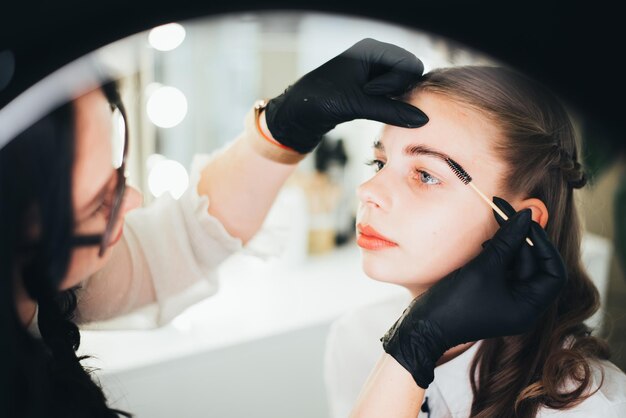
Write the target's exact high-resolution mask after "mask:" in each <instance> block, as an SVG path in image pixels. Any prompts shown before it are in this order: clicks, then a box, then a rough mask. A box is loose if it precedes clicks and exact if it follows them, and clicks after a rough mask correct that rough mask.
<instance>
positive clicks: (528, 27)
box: [0, 0, 626, 271]
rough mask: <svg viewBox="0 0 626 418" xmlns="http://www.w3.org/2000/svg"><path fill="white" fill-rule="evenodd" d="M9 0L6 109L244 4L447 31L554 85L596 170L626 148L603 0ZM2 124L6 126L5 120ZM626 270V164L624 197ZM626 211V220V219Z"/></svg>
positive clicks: (610, 7)
mask: <svg viewBox="0 0 626 418" xmlns="http://www.w3.org/2000/svg"><path fill="white" fill-rule="evenodd" d="M4 3H5V4H3V5H1V6H0V110H1V109H2V108H3V107H4V106H5V105H6V104H8V103H9V102H11V100H13V99H14V98H15V97H17V96H18V95H19V94H20V93H22V92H23V91H24V90H26V89H27V88H28V87H30V86H31V85H33V84H34V83H36V82H37V81H39V80H41V79H43V78H45V77H46V76H47V75H49V74H51V73H52V72H54V71H55V70H57V69H59V68H60V67H62V66H64V65H65V64H68V63H70V62H72V61H74V60H76V59H78V58H80V57H82V56H84V55H86V54H88V53H89V52H92V51H94V50H96V49H98V48H100V47H102V46H105V45H108V44H110V43H112V42H115V41H117V40H120V39H123V38H125V37H127V36H130V35H133V34H135V33H138V32H142V31H144V30H147V29H150V28H152V27H154V26H157V25H160V24H164V23H169V22H172V21H184V20H189V19H196V18H202V17H210V16H218V15H223V14H233V13H244V12H271V11H277V12H284V11H295V12H307V11H310V12H318V13H330V14H338V15H348V16H355V17H361V18H368V19H374V20H378V21H382V22H386V23H389V24H395V25H399V26H403V27H406V28H411V29H414V30H419V31H424V32H428V33H431V34H434V35H438V36H442V37H444V38H447V39H449V40H451V41H453V42H457V43H458V44H459V45H461V46H466V47H469V48H471V49H473V50H475V51H479V52H482V53H485V54H487V55H489V56H491V57H493V58H495V59H497V60H499V61H500V62H502V63H504V64H507V65H510V66H513V67H515V68H517V69H519V70H521V71H523V72H525V73H527V74H528V75H530V76H532V77H534V78H535V79H537V80H539V81H541V82H543V83H544V84H546V85H548V86H549V87H550V88H552V89H553V90H554V91H555V92H556V93H557V94H558V95H559V96H560V97H561V98H562V99H564V100H565V102H566V103H568V105H570V106H571V107H572V108H573V109H574V110H575V111H576V112H577V114H578V115H579V116H581V120H582V130H583V132H582V136H583V139H584V141H583V158H586V161H587V162H588V164H589V166H590V167H589V168H590V175H591V179H592V180H593V178H594V176H595V175H599V174H600V173H602V172H603V170H604V169H605V168H606V167H609V166H610V165H611V164H612V163H613V162H615V161H616V159H618V158H620V157H621V158H624V156H625V154H626V117H625V116H624V115H623V113H624V111H626V105H625V104H624V102H625V101H626V87H625V86H626V83H625V82H624V81H623V80H622V78H623V77H626V75H625V73H624V71H623V67H621V65H620V61H621V60H620V58H621V57H620V55H622V54H623V51H624V50H625V49H624V48H625V47H624V43H625V42H624V41H626V30H625V29H624V27H625V26H626V23H625V22H623V21H620V18H621V17H622V16H623V14H621V13H619V12H617V6H616V4H617V3H616V2H613V3H610V2H609V0H595V1H593V2H583V1H578V0H570V1H563V0H512V1H502V0H482V1H467V0H410V1H406V0H391V1H384V2H380V1H378V2H376V1H373V0H369V1H362V2H354V3H350V2H346V1H342V0H269V1H259V0H256V1H253V0H106V1H101V2H93V1H84V0H54V1H46V0H34V1H19V0H18V1H13V2H11V1H6V2H4ZM0 129H1V127H0ZM615 214H616V217H615V221H616V244H617V251H618V253H620V254H621V256H620V258H621V259H622V266H623V268H624V270H625V271H626V216H620V215H619V214H622V215H623V214H626V172H622V174H621V181H620V186H619V187H618V190H617V191H616V196H615ZM622 218H624V219H622Z"/></svg>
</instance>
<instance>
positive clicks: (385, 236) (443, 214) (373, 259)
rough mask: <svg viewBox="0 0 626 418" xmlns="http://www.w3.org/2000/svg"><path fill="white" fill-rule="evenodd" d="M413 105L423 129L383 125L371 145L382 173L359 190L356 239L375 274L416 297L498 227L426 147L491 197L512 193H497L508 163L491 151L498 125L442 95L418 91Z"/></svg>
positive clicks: (475, 197) (463, 260) (477, 248)
mask: <svg viewBox="0 0 626 418" xmlns="http://www.w3.org/2000/svg"><path fill="white" fill-rule="evenodd" d="M411 104H413V105H415V106H417V107H418V108H420V109H421V110H423V111H424V112H425V113H426V114H427V115H428V118H429V122H428V123H427V124H426V125H424V126H423V127H421V128H417V129H405V128H399V127H396V126H385V127H384V128H383V130H382V135H381V136H380V138H379V139H378V142H377V143H376V144H375V147H374V150H373V154H374V155H373V159H374V160H375V164H374V167H373V171H376V170H378V171H377V172H376V173H375V174H374V175H373V177H372V178H371V179H370V180H368V181H366V182H364V183H363V184H361V185H360V187H359V189H358V192H357V193H358V196H359V200H360V206H359V211H358V214H357V244H358V245H359V246H360V247H361V252H362V257H363V268H364V270H365V273H366V274H367V275H368V276H369V277H372V278H374V279H376V280H381V281H385V282H391V283H396V284H400V285H403V286H405V287H407V288H408V289H409V290H411V292H412V293H413V294H415V295H416V294H419V293H421V292H423V291H425V290H426V289H427V288H428V287H430V286H431V285H432V284H434V283H435V282H436V281H438V280H439V279H441V278H442V277H444V276H445V275H446V274H448V273H449V272H451V271H453V270H455V269H456V268H458V267H461V266H462V265H464V264H465V263H467V262H468V261H469V260H470V259H471V258H473V257H474V256H476V255H477V254H478V253H479V252H480V251H481V249H482V246H481V244H482V243H483V242H485V241H486V240H488V239H490V238H491V237H492V236H493V234H494V233H495V231H496V229H497V228H498V225H497V223H496V221H495V219H494V216H493V212H492V210H491V208H490V207H489V206H488V205H487V204H486V203H485V202H484V201H483V200H482V199H480V198H479V197H478V195H477V194H476V193H475V192H474V191H473V190H471V188H470V186H467V185H464V184H463V182H461V180H460V179H459V178H458V177H456V175H455V174H454V173H453V172H452V171H451V170H450V168H449V167H448V165H447V163H446V162H445V161H443V160H442V159H441V158H440V157H435V156H433V155H428V154H425V153H424V152H423V151H428V150H432V151H435V152H437V153H440V154H446V155H447V156H449V157H450V158H452V159H453V160H455V161H456V162H458V163H459V164H460V165H461V166H462V167H463V168H464V169H465V170H466V171H467V172H468V173H469V174H470V175H471V176H472V178H473V183H474V184H475V185H476V186H477V187H478V188H479V189H480V190H481V191H482V192H483V193H484V194H485V195H486V196H487V197H489V198H491V197H492V196H493V195H497V196H501V197H506V196H505V194H504V193H503V191H501V190H498V187H499V180H500V179H501V177H502V175H503V173H504V168H505V167H504V164H503V163H502V162H500V161H499V160H498V159H497V158H496V157H495V153H494V151H493V149H491V144H492V143H493V141H494V139H495V138H496V137H497V135H499V133H498V130H497V128H496V127H495V125H493V123H491V122H490V121H489V120H488V119H487V118H486V117H485V116H483V115H482V114H481V113H479V112H477V111H475V110H473V109H471V108H468V107H465V106H462V105H459V104H457V103H455V102H454V101H451V100H450V99H449V98H446V97H445V96H442V95H437V94H433V93H428V92H419V93H417V94H416V95H414V96H413V98H412V99H411ZM411 151H413V152H411ZM381 237H382V238H381Z"/></svg>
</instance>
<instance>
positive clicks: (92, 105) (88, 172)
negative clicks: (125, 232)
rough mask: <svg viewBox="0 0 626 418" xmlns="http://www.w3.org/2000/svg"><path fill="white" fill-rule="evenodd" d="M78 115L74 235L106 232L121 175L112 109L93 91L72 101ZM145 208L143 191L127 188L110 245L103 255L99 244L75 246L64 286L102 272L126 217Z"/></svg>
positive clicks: (73, 174) (98, 91)
mask: <svg viewBox="0 0 626 418" xmlns="http://www.w3.org/2000/svg"><path fill="white" fill-rule="evenodd" d="M74 110H75V115H76V127H75V134H76V145H75V146H76V150H75V158H74V169H73V173H72V176H73V185H72V193H73V202H72V204H73V207H74V217H75V224H76V228H75V231H74V234H75V235H92V234H102V233H103V232H104V230H105V228H106V225H107V221H108V216H109V212H110V210H109V206H110V204H111V201H112V198H113V194H114V193H113V191H114V189H115V185H116V181H117V176H116V172H115V169H114V168H113V164H112V161H113V158H112V145H111V138H112V134H113V131H112V129H113V123H112V112H111V107H110V105H109V103H108V101H107V99H106V97H105V96H104V93H103V92H102V91H101V90H99V89H97V90H93V91H91V92H89V93H87V94H85V95H83V96H81V97H79V98H78V99H76V100H75V102H74ZM140 204H141V195H140V193H139V192H138V191H137V190H135V189H133V188H131V187H127V188H126V192H125V195H124V200H123V202H122V207H121V209H120V215H119V218H118V220H117V222H116V224H115V226H114V228H113V234H112V241H111V244H110V245H109V248H108V249H107V251H106V252H105V253H104V255H103V256H102V257H99V256H98V251H99V246H97V245H94V246H87V247H76V248H75V249H74V251H73V252H72V257H71V260H70V266H69V269H68V272H67V275H66V277H65V280H64V281H63V283H62V286H61V287H62V288H63V289H67V288H70V287H73V286H76V285H77V284H79V283H80V282H82V281H83V280H85V279H86V278H87V277H89V276H90V275H92V274H93V273H95V272H96V271H98V270H99V269H101V268H102V267H103V266H104V264H105V263H106V262H107V261H108V260H109V258H110V256H111V252H112V248H113V246H114V245H115V244H116V243H117V242H119V240H120V238H121V234H122V226H123V220H124V215H125V214H126V213H127V212H128V211H129V210H131V209H134V208H136V207H137V206H139V205H140Z"/></svg>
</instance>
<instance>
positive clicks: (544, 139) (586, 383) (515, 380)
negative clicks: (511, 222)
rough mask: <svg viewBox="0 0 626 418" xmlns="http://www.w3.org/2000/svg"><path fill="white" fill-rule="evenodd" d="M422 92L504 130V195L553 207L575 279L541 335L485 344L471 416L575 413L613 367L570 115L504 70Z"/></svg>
mask: <svg viewBox="0 0 626 418" xmlns="http://www.w3.org/2000/svg"><path fill="white" fill-rule="evenodd" d="M418 89H419V90H424V91H428V92H431V93H435V94H440V95H444V96H445V97H447V98H449V99H451V100H452V101H454V102H456V103H460V104H462V105H465V106H470V107H471V108H473V109H475V110H478V111H479V112H481V113H482V114H483V115H485V116H486V117H487V118H488V119H489V120H491V121H492V122H493V123H494V124H495V125H496V126H497V127H499V130H500V136H499V137H497V138H493V144H494V147H495V153H496V155H497V156H499V157H500V158H502V160H503V161H504V162H505V163H506V164H507V166H508V171H507V172H506V173H505V174H504V176H503V178H502V179H500V187H499V189H500V190H503V191H505V192H506V193H507V194H506V195H504V196H502V197H504V198H505V199H506V198H509V197H512V196H521V197H523V198H531V197H533V198H538V199H540V200H541V201H543V202H544V204H545V205H546V207H547V208H548V212H549V220H548V223H547V226H546V231H547V234H548V236H549V237H550V239H551V241H552V242H553V243H554V244H555V246H556V247H557V248H558V250H559V252H560V253H561V256H562V257H563V260H564V262H565V265H566V267H567V271H568V281H567V284H566V286H565V288H564V289H563V291H562V292H561V294H560V296H559V297H558V299H557V300H556V301H555V302H554V303H553V304H552V305H551V306H550V307H549V309H548V310H547V311H546V312H545V314H544V315H543V316H542V318H540V320H538V321H537V324H536V325H535V327H534V328H533V329H531V330H530V331H528V332H526V333H525V334H522V335H517V336H512V337H504V338H494V339H489V340H485V341H483V342H482V344H481V346H480V347H479V349H478V351H477V354H476V356H475V358H474V360H473V363H472V366H471V370H470V376H469V377H468V378H469V379H470V380H471V384H472V390H473V392H474V399H473V403H472V409H471V417H473V418H487V417H489V418H491V417H499V418H507V417H515V418H531V417H534V416H535V415H536V414H537V411H538V409H539V407H540V406H542V405H545V406H547V407H549V408H555V409H565V408H568V407H572V406H575V405H576V404H578V403H580V402H581V401H583V400H584V399H585V398H586V397H588V396H590V394H592V393H593V389H594V388H592V387H591V374H592V373H591V368H590V361H591V360H592V359H594V358H602V359H608V357H609V350H608V346H607V344H606V342H605V341H603V340H601V339H599V338H597V337H595V336H592V335H591V334H592V331H593V330H591V329H589V327H588V326H586V325H585V324H584V322H583V321H585V320H586V319H588V318H590V317H591V316H592V315H593V313H594V312H596V311H597V309H598V308H599V295H598V290H597V289H596V287H595V285H594V284H593V282H592V281H591V280H590V278H589V276H588V275H587V273H586V272H585V270H584V268H583V266H582V264H581V256H580V243H581V232H582V231H581V223H580V220H579V217H578V213H577V210H576V205H575V202H574V194H573V191H574V189H577V188H580V187H583V186H584V185H585V183H586V177H585V173H584V170H583V167H582V166H581V163H580V161H579V159H578V152H577V146H576V137H575V131H574V128H573V125H572V122H571V120H570V118H569V116H568V113H567V111H566V108H565V107H564V105H563V104H562V102H560V101H559V100H558V98H557V97H556V96H555V95H554V94H552V93H551V92H550V91H549V90H548V89H547V88H545V87H544V86H542V85H540V84H539V83H538V82H536V81H534V80H531V79H530V78H528V77H526V76H524V75H522V74H519V73H518V72H516V71H513V70H510V69H506V68H502V67H491V66H464V67H451V68H444V69H439V70H435V71H432V72H430V73H428V74H427V75H426V76H425V77H424V80H423V82H422V83H421V84H420V86H419V88H418ZM568 384H569V385H568Z"/></svg>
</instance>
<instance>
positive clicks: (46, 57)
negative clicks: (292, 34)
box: [0, 0, 626, 129]
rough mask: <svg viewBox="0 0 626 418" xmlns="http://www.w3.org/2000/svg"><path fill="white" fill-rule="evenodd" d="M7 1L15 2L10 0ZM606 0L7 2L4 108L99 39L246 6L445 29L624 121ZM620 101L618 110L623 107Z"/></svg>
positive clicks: (2, 45)
mask: <svg viewBox="0 0 626 418" xmlns="http://www.w3.org/2000/svg"><path fill="white" fill-rule="evenodd" d="M6 3H12V4H6ZM614 8H615V6H608V5H605V4H603V1H594V2H589V3H583V2H577V1H569V2H565V1H554V0H552V1H551V0H543V1H539V0H526V1H493V0H487V1H478V2H475V1H474V2H469V1H464V0H429V1H423V0H412V1H409V2H407V1H393V0H392V1H391V2H389V1H385V2H372V1H369V2H362V3H361V4H351V3H347V2H342V1H337V0H315V1H312V0H290V1H277V0H271V1H262V2H259V1H258V0H257V1H252V0H228V1H224V0H130V1H129V0H107V1H102V2H98V3H96V2H86V1H79V0H55V1H37V2H5V6H3V7H0V51H3V50H10V51H11V52H12V53H13V55H14V59H15V63H14V65H15V71H14V74H13V78H12V80H11V81H10V82H9V84H8V86H6V87H5V88H4V89H3V90H1V91H0V108H1V107H3V106H4V105H6V104H7V103H8V102H9V101H10V100H12V99H13V98H15V97H16V96H17V95H18V94H19V93H20V92H21V91H23V90H24V89H25V88H27V87H28V86H30V85H32V84H33V83H34V82H36V81H37V80H39V79H41V78H43V77H45V76H46V75H47V74H49V73H51V72H52V71H54V70H56V69H58V68H59V67H61V66H63V65H65V64H67V63H69V62H71V61H73V60H74V59H77V58H79V57H81V56H83V55H85V54H87V53H89V52H91V51H93V50H95V49H97V48H99V47H101V46H104V45H107V44H109V43H111V42H114V41H116V40H119V39H122V38H124V37H126V36H129V35H132V34H134V33H137V32H140V31H143V30H147V29H149V28H151V27H153V26H156V25H159V24H162V23H167V22H170V21H182V20H187V19H193V18H199V17H204V16H211V15H219V14H225V13H237V12H246V11H272V10H276V11H286V10H293V11H302V12H304V11H313V12H322V13H335V14H345V15H352V16H358V17H364V18H370V19H376V20H381V21H386V22H387V23H391V24H397V25H401V26H405V27H409V28H413V29H416V30H422V31H426V32H430V33H433V34H436V35H440V36H444V37H446V38H449V39H451V40H453V41H457V42H459V43H461V44H462V45H466V46H468V47H471V48H473V49H475V50H477V51H481V52H484V53H486V54H488V55H491V56H493V57H494V58H496V59H499V60H500V61H502V62H504V63H507V64H510V65H512V66H514V67H516V68H518V69H520V70H522V71H524V72H526V73H528V74H529V75H531V76H533V77H535V78H537V79H539V80H540V81H543V82H545V83H546V84H548V85H550V86H551V87H552V88H553V89H554V90H555V91H556V92H557V93H559V95H560V96H561V97H562V98H563V99H565V100H566V101H568V102H571V103H572V104H574V105H575V106H577V107H579V108H580V109H581V110H582V111H584V113H585V114H589V115H590V116H591V117H593V118H594V119H597V120H601V121H602V122H603V124H604V125H607V126H614V127H615V128H618V127H619V128H620V129H621V128H623V127H624V126H625V125H626V118H624V117H623V116H622V108H624V107H625V106H623V104H622V98H618V97H616V96H619V95H623V94H624V91H626V90H625V89H624V83H623V82H619V81H618V80H620V77H623V75H622V71H621V70H620V68H618V65H617V64H616V61H617V59H616V58H615V57H616V56H617V55H618V54H620V51H622V50H623V48H624V47H623V44H622V40H623V39H626V37H624V36H623V35H624V30H623V24H622V25H621V26H620V22H619V21H618V16H619V15H620V14H619V13H616V12H615V10H614ZM620 104H622V105H621V108H620V106H619V105H620Z"/></svg>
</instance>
